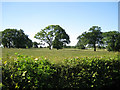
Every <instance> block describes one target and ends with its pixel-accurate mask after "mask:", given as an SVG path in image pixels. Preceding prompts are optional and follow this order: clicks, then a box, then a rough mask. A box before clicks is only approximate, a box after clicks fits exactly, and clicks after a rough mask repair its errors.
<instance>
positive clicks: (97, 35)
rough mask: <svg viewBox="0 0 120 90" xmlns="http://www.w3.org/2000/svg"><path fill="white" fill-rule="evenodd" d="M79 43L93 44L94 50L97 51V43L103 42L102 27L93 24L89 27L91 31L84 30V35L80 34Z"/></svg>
mask: <svg viewBox="0 0 120 90" xmlns="http://www.w3.org/2000/svg"><path fill="white" fill-rule="evenodd" d="M77 39H78V40H79V41H78V44H79V43H80V45H82V46H83V45H86V44H91V45H93V48H94V51H96V44H98V43H99V44H100V43H102V32H101V28H100V27H98V26H93V27H91V28H90V29H89V32H84V33H83V34H82V35H80V36H78V38H77Z"/></svg>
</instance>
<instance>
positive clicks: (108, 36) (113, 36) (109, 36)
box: [103, 31, 120, 51]
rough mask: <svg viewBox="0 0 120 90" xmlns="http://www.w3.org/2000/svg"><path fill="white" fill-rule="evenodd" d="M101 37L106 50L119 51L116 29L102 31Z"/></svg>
mask: <svg viewBox="0 0 120 90" xmlns="http://www.w3.org/2000/svg"><path fill="white" fill-rule="evenodd" d="M103 37H104V38H103V42H104V44H105V45H106V46H107V50H108V51H120V33H119V32H118V31H109V32H104V33H103Z"/></svg>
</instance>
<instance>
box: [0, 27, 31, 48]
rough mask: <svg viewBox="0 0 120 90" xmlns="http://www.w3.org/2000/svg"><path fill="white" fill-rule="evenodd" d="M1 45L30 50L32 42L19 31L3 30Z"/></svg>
mask: <svg viewBox="0 0 120 90" xmlns="http://www.w3.org/2000/svg"><path fill="white" fill-rule="evenodd" d="M2 44H3V46H4V47H7V48H11V47H13V48H26V47H28V48H30V47H31V46H32V41H31V40H30V39H29V38H28V36H27V35H25V34H24V31H23V30H21V29H20V30H17V29H5V30H4V31H2Z"/></svg>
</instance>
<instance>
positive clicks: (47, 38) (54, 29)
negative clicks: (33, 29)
mask: <svg viewBox="0 0 120 90" xmlns="http://www.w3.org/2000/svg"><path fill="white" fill-rule="evenodd" d="M34 37H35V38H36V39H39V40H41V41H44V42H46V43H47V44H48V45H49V49H52V47H54V48H57V49H60V48H62V47H63V45H64V44H69V43H70V40H69V35H68V34H67V33H66V32H65V30H64V29H63V28H62V27H60V26H59V25H49V26H47V27H45V28H44V29H42V30H41V31H40V32H38V33H37V34H36V35H35V36H34Z"/></svg>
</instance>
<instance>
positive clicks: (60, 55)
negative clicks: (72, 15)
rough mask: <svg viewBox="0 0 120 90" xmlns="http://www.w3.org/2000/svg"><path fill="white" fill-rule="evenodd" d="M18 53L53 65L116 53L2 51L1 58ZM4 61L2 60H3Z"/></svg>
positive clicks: (114, 53)
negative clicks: (72, 59) (69, 59)
mask: <svg viewBox="0 0 120 90" xmlns="http://www.w3.org/2000/svg"><path fill="white" fill-rule="evenodd" d="M16 52H17V53H19V54H22V55H28V56H33V57H35V58H38V57H45V58H48V59H49V60H50V61H53V62H55V63H60V62H61V61H63V60H64V59H66V58H76V57H104V56H105V57H113V56H115V55H116V54H118V52H108V51H106V50H97V51H96V52H94V51H93V50H80V49H61V50H56V49H53V50H49V49H48V48H38V49H35V48H31V49H13V48H12V49H7V48H3V49H2V56H3V57H7V56H12V57H16V55H15V53H16ZM3 61H4V60H3Z"/></svg>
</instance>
